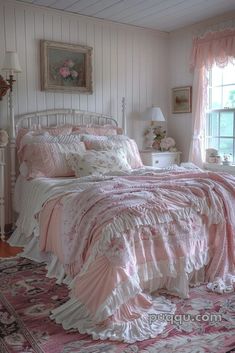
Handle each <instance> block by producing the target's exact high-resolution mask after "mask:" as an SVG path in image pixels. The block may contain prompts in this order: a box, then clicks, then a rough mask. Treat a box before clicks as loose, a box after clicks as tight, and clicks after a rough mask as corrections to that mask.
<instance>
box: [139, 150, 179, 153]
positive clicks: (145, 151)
mask: <svg viewBox="0 0 235 353" xmlns="http://www.w3.org/2000/svg"><path fill="white" fill-rule="evenodd" d="M140 153H160V154H172V153H181V152H180V151H164V152H162V151H158V150H151V149H149V150H142V151H140Z"/></svg>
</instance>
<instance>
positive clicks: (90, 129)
mask: <svg viewBox="0 0 235 353" xmlns="http://www.w3.org/2000/svg"><path fill="white" fill-rule="evenodd" d="M73 132H77V133H79V134H89V135H98V136H101V135H102V136H108V135H117V134H122V129H121V128H119V127H116V126H113V125H94V124H90V125H78V126H74V127H73Z"/></svg>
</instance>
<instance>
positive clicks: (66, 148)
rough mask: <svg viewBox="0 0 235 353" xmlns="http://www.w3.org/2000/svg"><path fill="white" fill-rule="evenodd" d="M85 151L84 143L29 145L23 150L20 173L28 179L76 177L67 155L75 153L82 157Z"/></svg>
mask: <svg viewBox="0 0 235 353" xmlns="http://www.w3.org/2000/svg"><path fill="white" fill-rule="evenodd" d="M85 151H86V149H85V145H84V143H83V142H79V143H71V144H59V143H32V144H28V145H25V146H24V147H23V148H22V155H23V163H22V164H21V166H20V172H21V174H22V175H23V176H24V177H26V178H27V179H32V178H37V177H49V178H53V177H67V176H74V175H75V173H74V171H73V169H72V168H71V167H70V166H69V164H68V163H67V161H66V154H67V153H71V152H73V153H79V154H80V155H82V154H83V153H85Z"/></svg>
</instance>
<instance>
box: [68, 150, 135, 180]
mask: <svg viewBox="0 0 235 353" xmlns="http://www.w3.org/2000/svg"><path fill="white" fill-rule="evenodd" d="M66 159H67V161H68V164H69V166H70V168H71V169H73V170H74V172H75V175H76V177H83V176H88V175H97V176H98V175H103V174H106V173H112V172H113V173H115V172H117V171H122V172H128V171H130V170H131V167H130V165H129V163H128V162H127V159H126V154H125V152H124V151H123V150H122V149H117V150H115V151H114V150H107V151H94V150H90V151H86V152H85V153H83V154H79V153H67V155H66Z"/></svg>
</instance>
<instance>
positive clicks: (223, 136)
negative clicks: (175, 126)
mask: <svg viewBox="0 0 235 353" xmlns="http://www.w3.org/2000/svg"><path fill="white" fill-rule="evenodd" d="M208 108H209V110H208V112H207V119H206V120H207V121H206V136H205V137H206V141H205V142H206V148H215V149H217V150H218V151H219V154H220V155H221V156H222V157H223V155H225V154H226V155H231V161H232V162H233V163H235V66H234V65H232V64H228V65H227V66H226V67H225V68H223V69H222V68H219V67H217V66H215V67H213V68H212V69H211V70H210V71H209V85H208Z"/></svg>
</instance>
